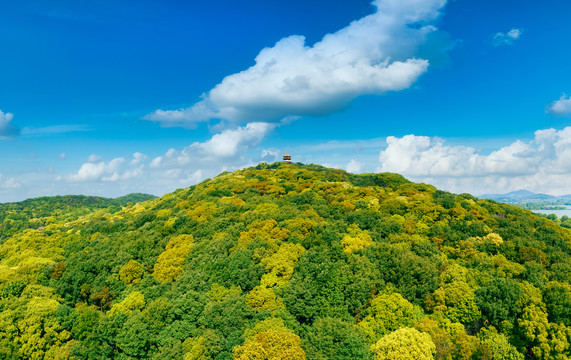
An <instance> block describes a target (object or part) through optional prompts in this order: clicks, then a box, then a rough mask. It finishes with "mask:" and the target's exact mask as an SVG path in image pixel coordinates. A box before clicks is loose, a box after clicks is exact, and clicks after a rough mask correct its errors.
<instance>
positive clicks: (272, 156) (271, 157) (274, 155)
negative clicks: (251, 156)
mask: <svg viewBox="0 0 571 360" xmlns="http://www.w3.org/2000/svg"><path fill="white" fill-rule="evenodd" d="M280 155H281V153H280V151H279V150H278V149H275V148H270V149H263V150H262V156H261V157H260V158H261V159H262V161H264V162H267V163H273V162H276V161H278V160H280Z"/></svg>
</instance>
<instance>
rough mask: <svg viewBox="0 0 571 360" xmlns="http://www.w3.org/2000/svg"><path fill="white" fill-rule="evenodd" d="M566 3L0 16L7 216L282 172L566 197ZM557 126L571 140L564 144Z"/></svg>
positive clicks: (80, 8) (142, 9) (410, 3)
mask: <svg viewBox="0 0 571 360" xmlns="http://www.w3.org/2000/svg"><path fill="white" fill-rule="evenodd" d="M570 13H571V3H569V2H568V1H565V0H554V1H549V2H546V3H544V4H542V5H541V6H538V5H537V2H531V1H512V0H506V1H491V0H483V1H482V0H480V1H476V0H454V1H448V2H447V1H445V0H401V1H396V0H375V1H373V2H371V1H360V0H346V1H345V0H338V1H334V2H331V1H321V0H315V1H311V2H307V1H295V0H292V1H289V2H278V1H273V0H270V1H268V0H265V1H254V0H250V1H243V2H236V1H208V2H202V1H201V2H198V1H190V2H187V1H185V2H183V1H101V2H98V3H97V4H96V5H94V4H87V3H84V2H77V1H21V2H6V1H4V2H1V3H0V49H1V50H2V51H1V54H2V55H1V56H0V152H1V154H2V156H1V157H0V202H5V201H18V200H23V199H25V198H29V197H36V196H45V195H60V194H70V193H71V194H89V195H101V196H110V197H114V196H119V195H123V194H126V193H129V192H147V193H152V194H155V195H162V194H165V193H167V192H170V191H173V190H174V189H176V188H179V187H186V186H189V185H192V184H194V183H196V182H198V181H201V180H203V179H205V178H208V177H212V176H215V175H216V174H218V173H219V172H221V171H224V170H233V169H236V168H240V167H244V166H249V165H253V164H256V163H258V162H260V161H266V162H271V161H275V160H277V159H279V158H280V157H281V155H283V154H284V153H285V152H289V153H290V154H292V156H293V158H294V161H302V162H307V163H310V162H311V163H319V164H323V165H327V166H333V167H338V168H343V169H347V170H349V171H352V172H376V171H393V172H399V173H402V174H403V175H405V176H407V177H408V178H410V179H412V180H415V181H423V182H428V183H431V184H434V185H436V186H438V187H440V188H442V189H445V190H449V191H453V192H471V193H474V194H481V193H490V192H506V191H511V190H517V189H528V190H532V191H537V192H544V193H551V194H567V193H571V182H569V181H568V180H567V179H568V178H569V175H571V127H569V126H570V125H571V123H570V120H571V99H570V97H569V96H570V95H571V66H569V64H571V51H569V49H568V48H569V45H568V44H571V32H569V31H568V14H570ZM568 127H569V128H568Z"/></svg>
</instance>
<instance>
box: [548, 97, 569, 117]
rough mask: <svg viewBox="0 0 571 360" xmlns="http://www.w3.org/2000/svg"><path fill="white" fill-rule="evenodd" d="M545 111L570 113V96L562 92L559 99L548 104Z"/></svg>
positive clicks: (555, 113) (556, 113)
mask: <svg viewBox="0 0 571 360" xmlns="http://www.w3.org/2000/svg"><path fill="white" fill-rule="evenodd" d="M546 111H547V112H549V113H552V114H554V115H558V116H565V115H571V96H569V97H566V96H565V94H563V95H562V96H561V97H560V98H559V100H556V101H554V102H552V103H551V104H549V105H548V106H547V110H546Z"/></svg>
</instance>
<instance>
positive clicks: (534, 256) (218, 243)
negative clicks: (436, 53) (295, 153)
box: [0, 163, 571, 360]
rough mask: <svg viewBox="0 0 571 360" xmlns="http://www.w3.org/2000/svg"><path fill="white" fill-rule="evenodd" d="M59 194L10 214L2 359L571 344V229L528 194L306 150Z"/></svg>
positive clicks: (2, 259) (0, 253)
mask: <svg viewBox="0 0 571 360" xmlns="http://www.w3.org/2000/svg"><path fill="white" fill-rule="evenodd" d="M123 200H125V199H123ZM46 201H47V203H46ZM46 201H44V202H42V201H36V202H34V201H32V202H30V203H29V204H28V206H27V209H28V213H27V215H26V214H24V215H22V217H21V218H20V219H19V220H18V219H14V218H9V217H7V216H5V217H4V218H3V222H2V224H3V226H4V227H3V230H2V234H3V235H2V236H3V237H2V240H1V241H0V358H2V359H29V358H33V359H165V360H166V359H184V360H190V359H217V360H222V359H240V360H247V359H269V358H272V359H284V360H285V359H318V360H320V359H392V358H395V356H396V355H395V354H396V353H399V354H401V355H402V354H405V355H404V356H405V357H403V359H409V358H410V359H421V360H424V359H521V360H523V359H524V358H525V359H527V358H530V359H564V358H566V357H570V356H571V350H570V348H571V311H570V309H571V230H569V229H565V228H562V227H560V226H558V225H557V224H555V223H554V222H553V221H551V220H549V219H545V218H542V217H539V216H536V215H534V214H533V213H531V212H530V211H528V210H525V209H521V208H518V207H515V206H511V205H507V204H502V203H498V202H495V201H491V200H485V199H478V198H476V197H474V196H472V195H469V194H460V195H454V194H451V193H448V192H444V191H440V190H438V189H436V188H435V187H433V186H431V185H427V184H418V183H413V182H410V181H409V180H407V179H405V178H404V177H402V176H401V175H398V174H391V173H380V174H361V175H354V174H350V173H347V172H345V171H343V170H337V169H329V168H326V167H323V166H318V165H304V164H299V163H298V164H284V163H274V164H265V163H261V164H259V165H258V166H255V167H251V168H247V169H242V170H237V171H234V172H232V173H229V172H224V173H222V174H220V175H218V176H216V177H215V178H213V179H207V180H205V181H203V182H202V183H200V184H197V185H195V186H191V187H189V188H185V189H178V190H176V191H174V192H172V193H169V194H166V195H164V196H162V197H160V198H155V199H149V200H147V201H142V202H137V203H134V202H133V201H127V202H125V203H124V204H122V205H120V206H119V205H116V204H110V205H109V206H100V205H101V204H98V203H97V202H96V204H95V205H93V206H91V205H90V204H89V201H88V200H87V199H83V200H82V201H84V202H83V203H81V206H78V207H73V206H71V205H70V206H67V205H66V206H67V207H66V206H63V207H60V208H59V210H58V209H57V207H54V208H53V211H52V212H50V211H49V209H50V208H49V206H47V205H46V204H49V202H50V201H49V200H46ZM63 203H64V204H65V203H66V202H65V201H64V202H63ZM34 204H37V207H38V209H34ZM3 205H5V204H2V205H0V206H3ZM17 213H18V211H17V210H15V211H13V212H12V213H11V214H12V215H14V216H15V214H17ZM37 214H40V215H41V219H42V225H41V226H38V227H36V225H38V222H37V219H38V218H37V217H36V215H37ZM17 221H20V223H19V224H18V226H15V225H14V226H13V225H12V224H15V223H16V222H17ZM40 227H41V229H40ZM407 354H408V355H407ZM407 356H408V357H407Z"/></svg>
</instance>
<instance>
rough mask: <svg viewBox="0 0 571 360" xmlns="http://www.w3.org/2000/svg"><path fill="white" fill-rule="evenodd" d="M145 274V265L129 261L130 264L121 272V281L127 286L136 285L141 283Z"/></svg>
mask: <svg viewBox="0 0 571 360" xmlns="http://www.w3.org/2000/svg"><path fill="white" fill-rule="evenodd" d="M144 273H145V270H144V269H143V265H141V264H139V263H138V262H137V261H135V260H129V262H128V263H127V264H126V265H125V266H123V267H122V268H121V270H119V279H121V281H123V282H124V283H125V284H127V285H131V284H133V285H135V284H138V283H139V282H140V281H141V278H142V277H143V274H144Z"/></svg>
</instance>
